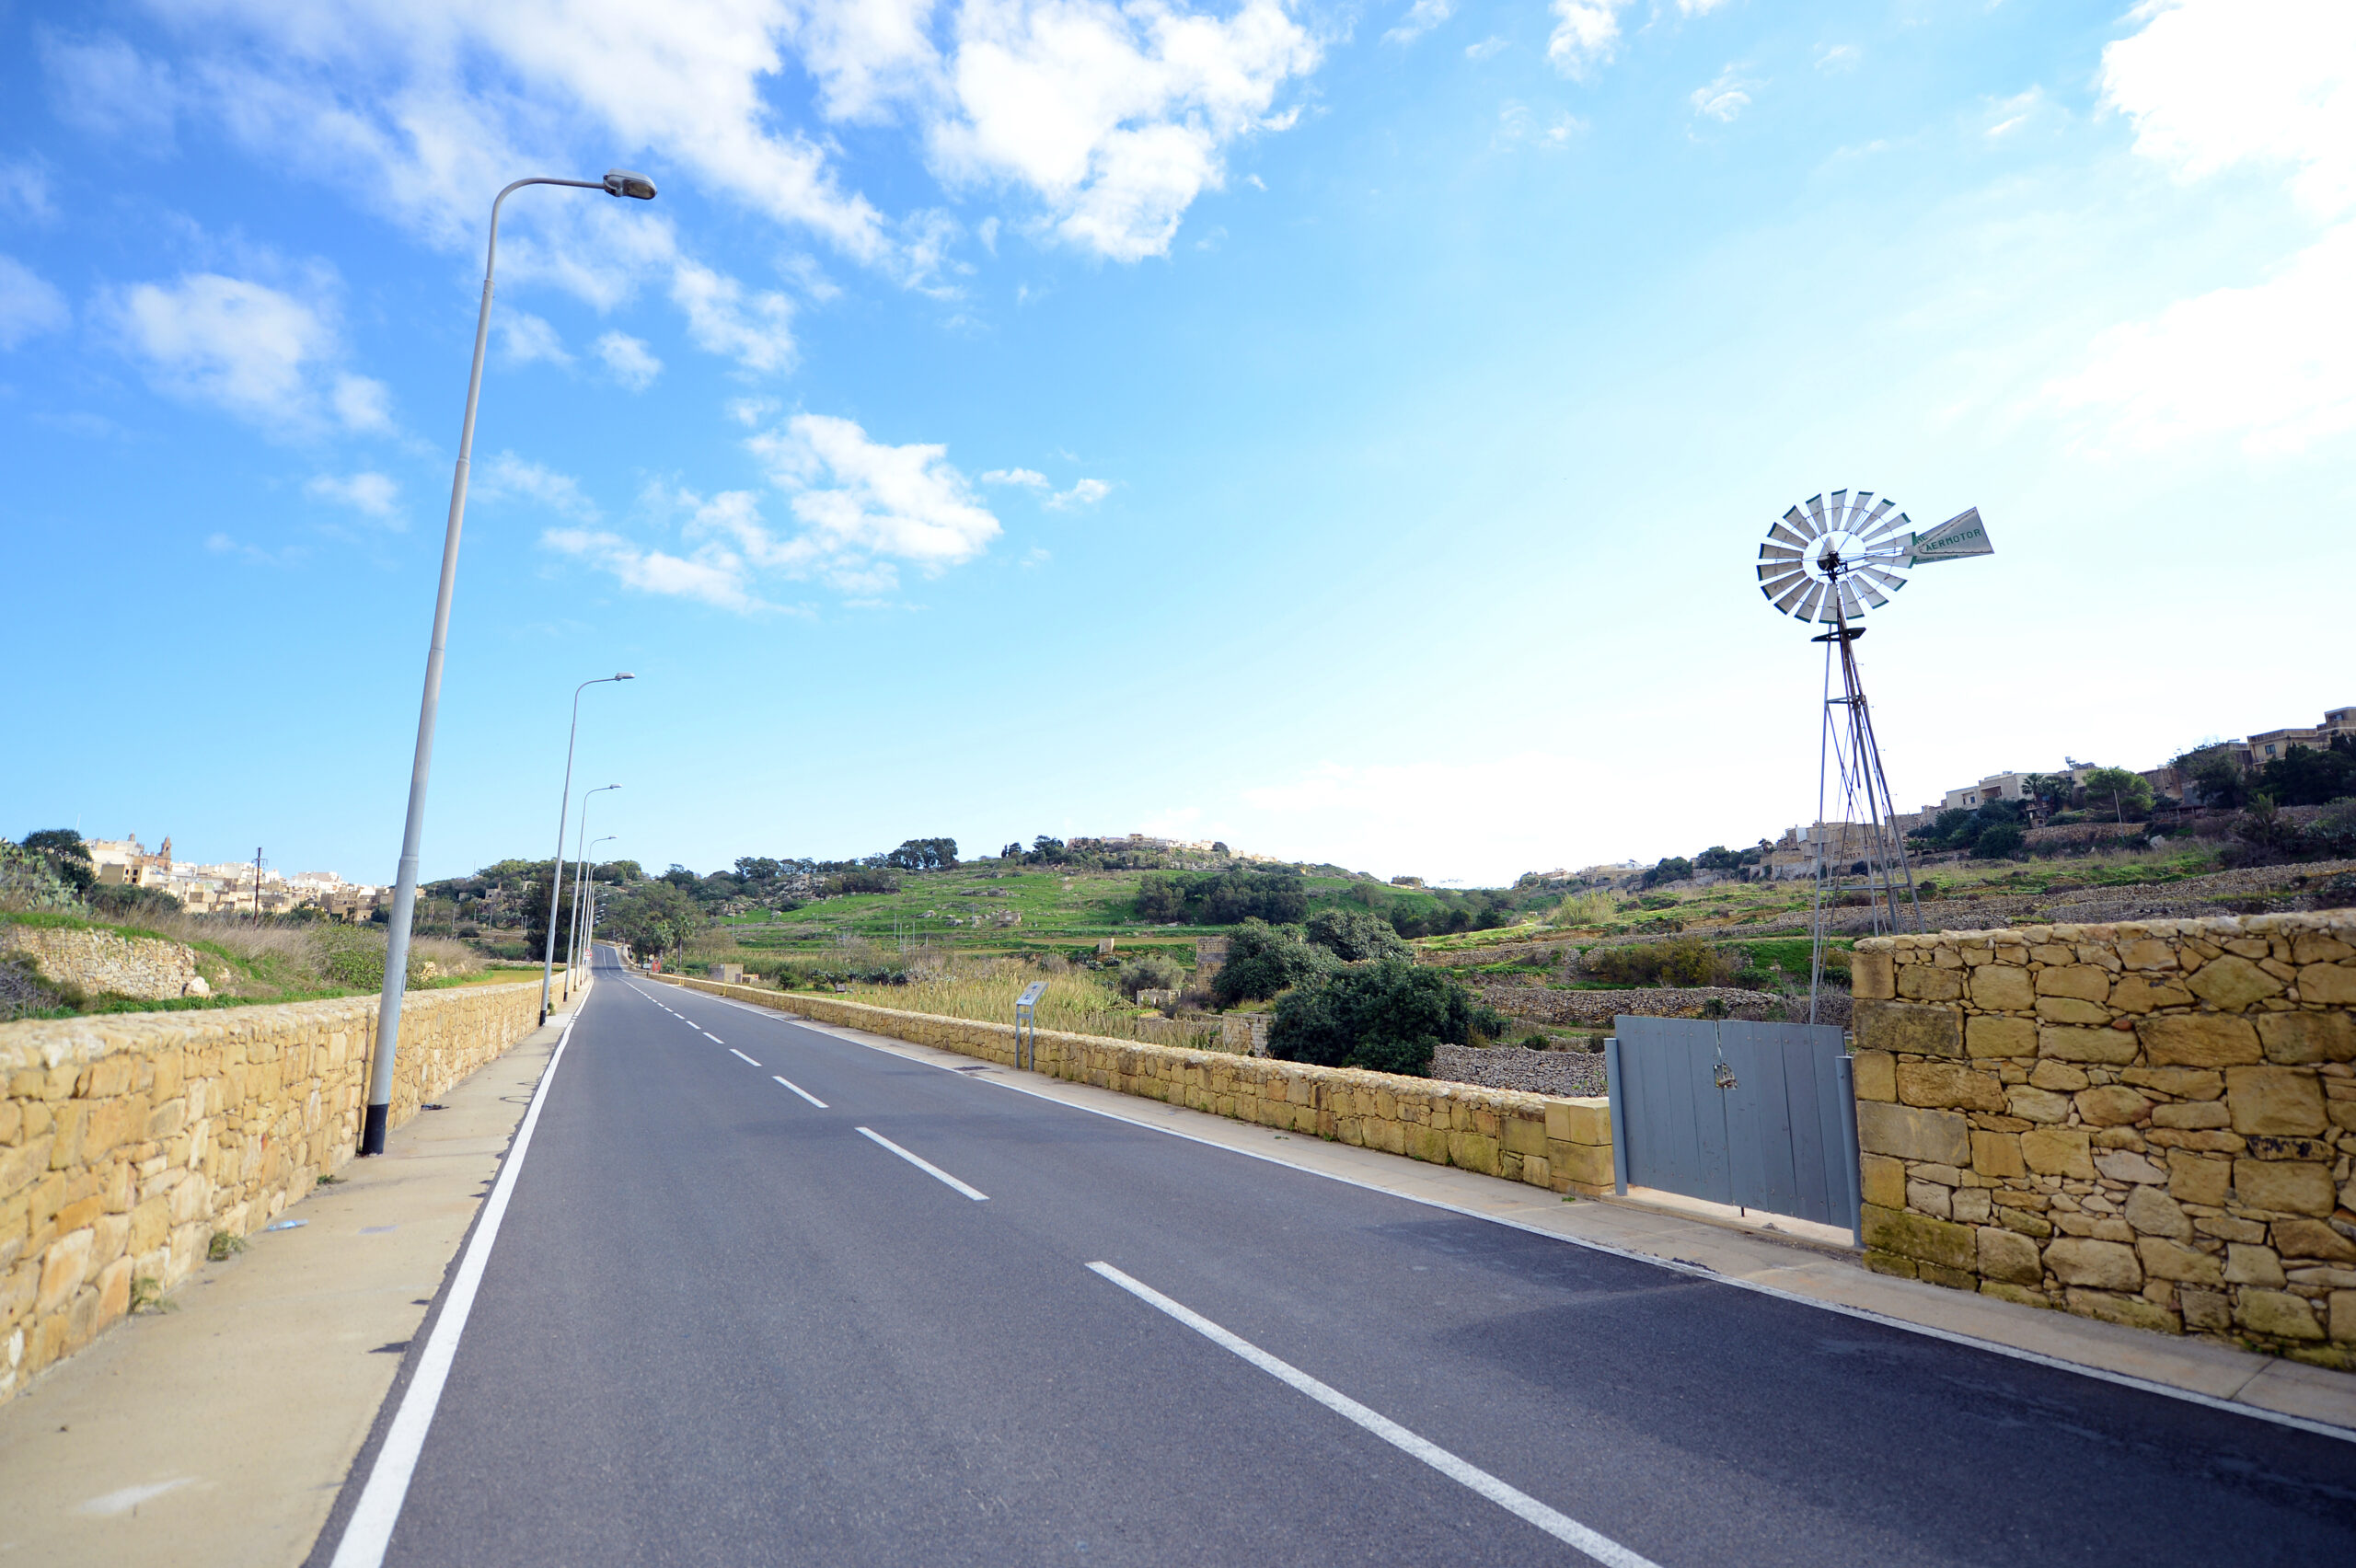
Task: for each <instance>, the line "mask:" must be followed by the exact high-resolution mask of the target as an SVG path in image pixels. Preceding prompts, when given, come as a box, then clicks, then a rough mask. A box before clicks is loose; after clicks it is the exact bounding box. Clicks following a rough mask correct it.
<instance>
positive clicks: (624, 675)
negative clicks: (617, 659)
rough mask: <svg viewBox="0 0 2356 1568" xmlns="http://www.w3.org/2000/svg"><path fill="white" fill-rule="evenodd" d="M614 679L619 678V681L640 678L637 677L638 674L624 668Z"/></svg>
mask: <svg viewBox="0 0 2356 1568" xmlns="http://www.w3.org/2000/svg"><path fill="white" fill-rule="evenodd" d="M614 679H616V680H618V681H634V680H636V679H638V677H637V676H636V675H633V674H630V673H629V671H628V670H624V671H622V672H621V674H618V675H616V676H615V677H614Z"/></svg>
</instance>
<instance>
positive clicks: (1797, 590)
mask: <svg viewBox="0 0 2356 1568" xmlns="http://www.w3.org/2000/svg"><path fill="white" fill-rule="evenodd" d="M1815 586H1816V584H1814V583H1812V582H1809V581H1808V580H1807V577H1806V576H1805V575H1803V576H1802V577H1801V578H1800V580H1799V581H1798V582H1795V583H1794V584H1792V586H1791V588H1790V589H1789V590H1788V591H1787V592H1786V593H1785V594H1784V596H1783V597H1782V598H1780V599H1777V600H1776V601H1775V607H1776V608H1777V609H1779V610H1781V611H1783V612H1784V614H1785V615H1787V616H1794V615H1799V610H1798V608H1797V606H1798V605H1799V602H1800V596H1801V595H1802V594H1806V593H1807V592H1808V591H1809V590H1810V589H1812V588H1814V587H1815ZM1800 618H1801V619H1802V620H1806V619H1807V617H1806V616H1800Z"/></svg>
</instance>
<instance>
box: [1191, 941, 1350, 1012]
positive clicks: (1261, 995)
mask: <svg viewBox="0 0 2356 1568" xmlns="http://www.w3.org/2000/svg"><path fill="white" fill-rule="evenodd" d="M1340 967H1341V963H1340V961H1339V960H1337V959H1336V958H1334V955H1333V954H1332V953H1330V952H1328V951H1325V950H1324V949H1323V948H1322V947H1311V945H1310V944H1309V943H1308V942H1306V941H1304V940H1302V939H1301V933H1300V928H1299V927H1298V926H1271V925H1269V924H1268V923H1267V922H1266V921H1265V920H1246V921H1244V922H1243V923H1242V925H1240V926H1238V927H1237V928H1236V929H1235V934H1234V935H1233V936H1231V937H1230V938H1229V939H1228V941H1227V963H1225V964H1224V965H1222V966H1221V967H1220V969H1219V972H1218V974H1217V975H1216V976H1215V977H1214V978H1213V979H1212V981H1211V994H1212V995H1213V996H1214V997H1218V1004H1219V1006H1221V1007H1233V1006H1234V1005H1235V1004H1236V1003H1238V1002H1252V1001H1265V999H1267V998H1268V997H1273V996H1275V995H1276V993H1277V992H1279V991H1282V990H1285V989H1288V987H1290V986H1298V985H1299V984H1301V983H1302V982H1303V981H1306V980H1313V979H1315V978H1316V977H1317V976H1319V975H1321V974H1329V973H1331V972H1332V971H1334V970H1335V969H1338V968H1340Z"/></svg>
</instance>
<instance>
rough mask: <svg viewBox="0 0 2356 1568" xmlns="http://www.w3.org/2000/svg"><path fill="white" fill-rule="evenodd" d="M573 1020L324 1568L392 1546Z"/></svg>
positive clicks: (351, 1565) (359, 1566) (374, 1561)
mask: <svg viewBox="0 0 2356 1568" xmlns="http://www.w3.org/2000/svg"><path fill="white" fill-rule="evenodd" d="M580 1020H581V1009H580V1008H578V1007H575V1008H574V1009H572V1016H571V1017H569V1018H568V1019H567V1020H565V1025H564V1032H563V1033H562V1034H560V1035H559V1036H557V1042H556V1050H555V1051H554V1052H552V1053H551V1054H550V1055H549V1065H548V1066H547V1068H546V1069H545V1070H544V1071H543V1072H542V1073H541V1074H540V1082H539V1087H538V1088H537V1089H535V1090H533V1091H532V1103H531V1105H530V1106H529V1107H528V1108H527V1109H526V1110H525V1113H524V1120H523V1123H522V1124H521V1125H519V1126H518V1127H517V1128H516V1129H515V1141H514V1144H513V1145H512V1146H510V1147H509V1148H508V1151H507V1158H506V1159H504V1160H502V1161H501V1163H500V1168H499V1182H498V1184H497V1185H496V1186H494V1187H493V1188H492V1189H491V1197H490V1199H489V1200H488V1201H487V1202H486V1203H485V1204H484V1205H483V1212H482V1217H481V1219H480V1221H479V1223H478V1224H477V1225H476V1227H475V1233H474V1235H473V1236H472V1237H470V1238H469V1239H468V1242H467V1251H466V1255H465V1256H464V1257H463V1258H461V1259H460V1260H459V1261H458V1272H457V1274H456V1275H455V1276H453V1278H452V1280H451V1282H450V1295H449V1297H448V1298H447V1299H446V1300H445V1301H444V1303H443V1306H442V1311H441V1315H440V1316H439V1317H437V1318H436V1319H435V1320H434V1322H433V1335H432V1336H431V1337H430V1338H428V1339H427V1341H426V1342H425V1351H424V1354H422V1355H420V1356H419V1357H418V1363H417V1371H416V1374H415V1375H414V1376H413V1377H411V1378H410V1384H409V1388H408V1389H406V1390H405V1391H404V1392H403V1393H402V1395H401V1403H400V1409H399V1410H398V1411H396V1412H394V1414H393V1420H392V1424H391V1425H390V1426H388V1427H387V1428H386V1430H385V1441H384V1444H383V1446H382V1447H379V1448H378V1449H377V1450H376V1462H375V1465H373V1466H372V1467H371V1468H370V1470H369V1472H368V1483H367V1485H365V1486H364V1487H363V1488H362V1489H361V1493H360V1501H359V1502H358V1503H356V1504H355V1505H353V1506H352V1517H351V1518H350V1519H348V1520H347V1521H345V1523H344V1527H343V1539H341V1541H339V1542H338V1543H337V1544H336V1549H335V1556H334V1557H332V1558H331V1559H329V1568H379V1565H380V1564H382V1563H383V1562H384V1561H385V1553H386V1551H387V1549H389V1548H390V1547H391V1545H392V1542H393V1529H394V1527H395V1526H397V1525H398V1524H399V1523H400V1515H401V1506H402V1505H403V1504H404V1503H406V1502H407V1501H408V1500H409V1483H410V1477H411V1476H412V1475H414V1474H415V1473H416V1470H417V1460H418V1456H419V1455H420V1454H421V1453H422V1452H423V1451H424V1448H425V1435H426V1432H427V1430H428V1429H429V1428H430V1427H431V1426H432V1425H433V1415H434V1412H435V1411H436V1410H438V1409H439V1408H440V1407H441V1404H442V1389H443V1386H444V1385H445V1384H446V1383H447V1382H448V1381H449V1378H450V1366H451V1363H452V1362H454V1361H455V1360H456V1359H457V1355H458V1340H459V1338H460V1336H462V1335H463V1334H464V1333H465V1332H466V1331H467V1319H468V1316H469V1315H470V1314H471V1313H472V1312H473V1311H474V1305H475V1291H476V1290H477V1288H478V1287H479V1286H480V1285H481V1284H482V1274H483V1270H484V1268H485V1267H486V1266H488V1265H489V1263H490V1262H491V1246H492V1244H493V1243H495V1242H496V1241H497V1240H498V1239H499V1227H500V1223H501V1221H502V1220H504V1219H505V1218H506V1217H507V1203H508V1199H509V1197H510V1196H511V1195H512V1194H513V1193H514V1190H515V1178H516V1176H517V1175H518V1174H519V1173H520V1172H521V1171H522V1170H523V1169H524V1156H525V1154H526V1153H527V1152H529V1150H530V1148H531V1145H532V1133H533V1130H534V1129H535V1128H537V1126H538V1125H539V1121H540V1110H541V1108H542V1107H543V1106H545V1105H546V1104H547V1103H548V1097H549V1087H550V1086H551V1085H552V1084H554V1083H555V1082H556V1070H557V1068H558V1067H559V1066H562V1065H563V1062H564V1048H565V1046H566V1045H567V1044H569V1043H571V1042H572V1027H573V1025H574V1024H576V1023H578V1022H579V1021H580Z"/></svg>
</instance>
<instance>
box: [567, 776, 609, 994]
mask: <svg viewBox="0 0 2356 1568" xmlns="http://www.w3.org/2000/svg"><path fill="white" fill-rule="evenodd" d="M581 815H582V820H583V826H584V827H585V826H586V825H587V822H588V816H589V802H588V801H585V800H584V801H582V802H581ZM620 836H621V835H620V834H618V833H608V834H606V835H605V836H603V837H600V838H593V839H591V840H590V841H589V847H588V848H587V849H584V850H583V851H582V854H583V857H584V859H583V860H582V865H583V868H586V867H587V866H588V864H589V860H588V859H586V857H589V856H591V855H594V854H595V850H596V847H597V846H598V845H600V844H611V843H612V842H613V841H614V840H615V839H617V838H619V837H620ZM581 882H582V885H581V887H580V889H579V890H578V891H576V892H575V893H574V894H573V895H572V929H573V931H574V933H575V936H574V940H573V944H572V945H573V951H576V952H578V953H579V954H580V955H581V963H583V964H585V965H587V966H589V967H590V968H593V969H594V968H595V967H596V959H595V952H596V949H595V948H594V947H592V946H591V945H590V944H591V943H592V942H593V941H595V939H596V932H597V895H596V894H594V893H591V892H589V888H588V882H589V878H588V873H587V871H586V870H585V869H584V870H583V874H582V879H581ZM584 897H586V898H587V900H588V902H587V903H586V904H585V905H584V904H583V902H582V900H583V898H584ZM564 972H565V973H566V974H572V964H571V963H567V964H566V965H565V966H564Z"/></svg>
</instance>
